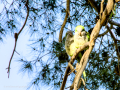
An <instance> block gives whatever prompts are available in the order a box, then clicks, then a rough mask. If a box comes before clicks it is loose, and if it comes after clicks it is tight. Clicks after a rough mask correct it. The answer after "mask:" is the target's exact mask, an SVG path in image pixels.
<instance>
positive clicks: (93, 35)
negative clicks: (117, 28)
mask: <svg viewBox="0 0 120 90" xmlns="http://www.w3.org/2000/svg"><path fill="white" fill-rule="evenodd" d="M113 5H114V1H113V0H108V3H107V6H106V8H105V10H104V12H103V13H102V18H101V19H99V20H98V22H97V23H96V25H95V27H94V29H93V31H92V33H91V35H90V44H89V49H88V50H86V52H85V53H84V55H83V57H82V59H84V63H83V66H82V67H81V69H80V70H79V72H78V74H77V75H76V77H75V83H74V84H75V85H74V90H77V85H78V82H79V79H80V77H81V75H82V72H83V70H84V69H85V66H86V65H87V62H88V57H89V55H90V53H91V51H92V49H93V46H94V44H95V40H96V38H97V36H98V35H99V31H100V28H101V27H102V25H103V23H104V22H105V20H106V18H107V16H108V15H109V14H110V12H111V10H112V8H113ZM82 59H81V60H82Z"/></svg>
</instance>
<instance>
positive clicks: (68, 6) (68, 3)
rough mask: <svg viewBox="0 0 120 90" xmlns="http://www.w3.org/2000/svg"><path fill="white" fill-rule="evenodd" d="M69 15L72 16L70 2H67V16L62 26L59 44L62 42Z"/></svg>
mask: <svg viewBox="0 0 120 90" xmlns="http://www.w3.org/2000/svg"><path fill="white" fill-rule="evenodd" d="M68 15H69V16H70V0H67V1H66V15H65V18H64V22H63V24H62V27H61V30H60V33H59V42H62V34H63V30H64V27H65V24H66V22H67V18H68Z"/></svg>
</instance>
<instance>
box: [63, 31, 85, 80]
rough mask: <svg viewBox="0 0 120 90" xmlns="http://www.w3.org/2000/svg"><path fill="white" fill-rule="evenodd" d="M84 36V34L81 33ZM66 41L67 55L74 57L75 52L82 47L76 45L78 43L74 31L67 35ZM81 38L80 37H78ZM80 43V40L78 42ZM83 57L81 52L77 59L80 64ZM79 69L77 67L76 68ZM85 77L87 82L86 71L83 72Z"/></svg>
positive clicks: (68, 32)
mask: <svg viewBox="0 0 120 90" xmlns="http://www.w3.org/2000/svg"><path fill="white" fill-rule="evenodd" d="M81 34H82V33H81ZM65 37H66V40H65V49H66V52H67V54H68V55H69V56H70V57H72V55H73V54H74V52H75V51H76V49H77V48H78V47H79V46H80V45H79V44H78V45H76V44H77V43H75V35H73V31H67V33H66V35H65ZM78 37H79V35H78ZM78 41H79V40H78ZM81 57H82V53H81V52H80V53H79V54H78V55H77V57H76V59H77V61H78V62H80V59H81ZM76 68H77V67H76ZM83 76H84V78H85V81H86V73H85V71H83Z"/></svg>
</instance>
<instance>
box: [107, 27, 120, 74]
mask: <svg viewBox="0 0 120 90" xmlns="http://www.w3.org/2000/svg"><path fill="white" fill-rule="evenodd" d="M106 27H107V29H108V31H109V33H110V35H111V37H112V39H113V41H114V45H115V49H116V53H117V57H118V71H119V68H120V67H119V60H120V54H119V51H118V46H117V40H116V38H115V37H114V35H113V33H112V31H111V30H110V28H109V26H108V25H107V26H106ZM119 75H120V71H119Z"/></svg>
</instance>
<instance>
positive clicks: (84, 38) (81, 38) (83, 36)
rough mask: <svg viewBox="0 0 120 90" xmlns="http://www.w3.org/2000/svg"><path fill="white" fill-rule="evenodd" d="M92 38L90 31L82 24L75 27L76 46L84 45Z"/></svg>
mask: <svg viewBox="0 0 120 90" xmlns="http://www.w3.org/2000/svg"><path fill="white" fill-rule="evenodd" d="M89 40H90V34H89V32H86V31H85V28H84V27H83V26H82V25H78V26H77V27H76V28H75V35H74V43H75V46H76V48H79V47H80V46H82V45H84V44H85V43H86V42H88V41H89Z"/></svg>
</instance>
